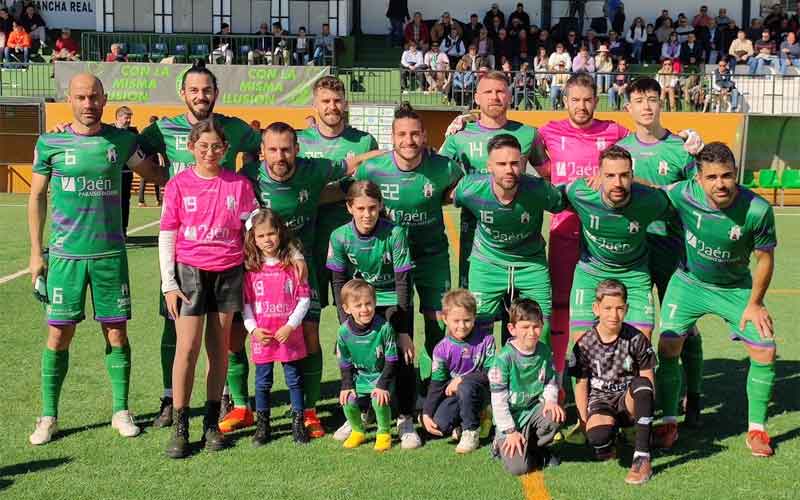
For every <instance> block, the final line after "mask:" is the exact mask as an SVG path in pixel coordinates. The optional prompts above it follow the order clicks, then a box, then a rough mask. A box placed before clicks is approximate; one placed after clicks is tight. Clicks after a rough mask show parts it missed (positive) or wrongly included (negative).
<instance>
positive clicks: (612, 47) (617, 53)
mask: <svg viewBox="0 0 800 500" xmlns="http://www.w3.org/2000/svg"><path fill="white" fill-rule="evenodd" d="M608 50H609V52H611V57H613V58H615V59H619V58H620V57H625V56H626V50H625V42H623V41H622V40H620V38H619V34H617V32H616V31H611V32H609V33H608Z"/></svg>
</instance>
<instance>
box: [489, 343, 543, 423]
mask: <svg viewBox="0 0 800 500" xmlns="http://www.w3.org/2000/svg"><path fill="white" fill-rule="evenodd" d="M555 376H556V369H555V366H554V365H553V354H552V352H551V351H550V348H549V347H547V345H545V344H543V343H542V342H539V343H538V344H536V350H535V351H534V352H533V353H532V354H523V353H521V352H520V351H518V350H517V349H516V348H515V347H514V346H513V345H512V343H511V342H507V343H506V345H504V346H503V348H502V349H500V352H499V353H498V354H497V355H496V356H495V357H494V363H493V366H492V367H491V368H490V369H489V389H490V390H491V392H492V393H507V394H508V406H509V409H510V410H511V417H512V418H513V419H514V425H515V426H516V428H517V430H521V429H522V428H523V427H525V424H527V423H528V421H529V420H530V418H531V415H533V414H534V412H535V411H536V408H537V407H538V406H539V403H541V402H542V401H543V396H544V390H545V387H546V386H547V385H548V384H553V383H554V382H555Z"/></svg>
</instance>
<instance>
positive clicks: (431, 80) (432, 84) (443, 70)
mask: <svg viewBox="0 0 800 500" xmlns="http://www.w3.org/2000/svg"><path fill="white" fill-rule="evenodd" d="M434 43H435V42H434ZM442 55H444V54H442ZM431 69H435V70H436V71H430V72H428V73H427V74H426V75H425V77H426V78H427V79H428V91H429V92H430V93H437V92H440V93H442V94H444V95H445V96H448V95H450V79H451V76H450V62H449V61H448V60H447V59H439V60H438V61H437V62H436V66H434V67H432V68H431Z"/></svg>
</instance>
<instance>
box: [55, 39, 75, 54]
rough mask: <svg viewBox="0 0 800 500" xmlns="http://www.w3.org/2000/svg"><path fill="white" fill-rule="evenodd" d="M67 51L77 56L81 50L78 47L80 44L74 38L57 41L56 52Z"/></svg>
mask: <svg viewBox="0 0 800 500" xmlns="http://www.w3.org/2000/svg"><path fill="white" fill-rule="evenodd" d="M63 49H67V51H68V52H69V53H70V54H77V53H78V52H79V51H80V50H81V49H80V47H78V42H76V41H75V40H73V39H72V38H59V39H58V40H56V52H60V51H62V50H63Z"/></svg>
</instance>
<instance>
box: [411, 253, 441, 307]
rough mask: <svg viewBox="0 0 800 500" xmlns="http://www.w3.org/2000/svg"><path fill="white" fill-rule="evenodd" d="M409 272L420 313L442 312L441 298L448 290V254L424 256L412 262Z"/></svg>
mask: <svg viewBox="0 0 800 500" xmlns="http://www.w3.org/2000/svg"><path fill="white" fill-rule="evenodd" d="M414 264H415V267H414V269H413V270H412V271H411V275H412V278H413V280H414V288H416V290H417V293H418V294H419V310H420V312H423V313H424V312H426V311H433V312H439V311H441V310H442V297H444V294H446V293H447V292H448V291H449V290H450V285H451V281H450V252H448V251H444V252H441V253H439V254H434V255H425V256H423V257H419V258H417V259H415V260H414Z"/></svg>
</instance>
